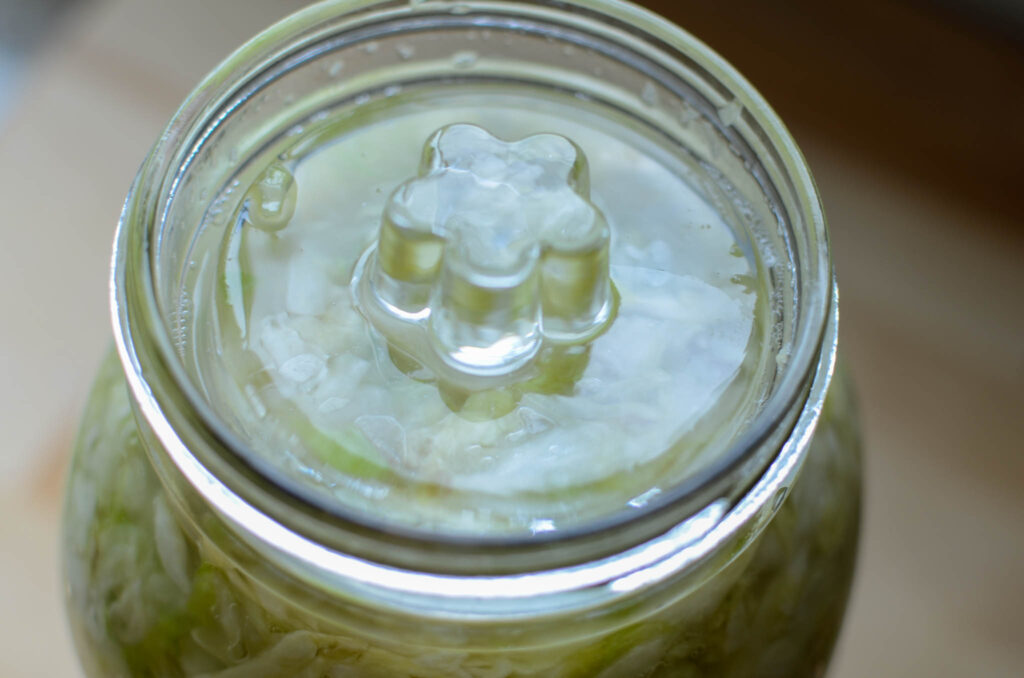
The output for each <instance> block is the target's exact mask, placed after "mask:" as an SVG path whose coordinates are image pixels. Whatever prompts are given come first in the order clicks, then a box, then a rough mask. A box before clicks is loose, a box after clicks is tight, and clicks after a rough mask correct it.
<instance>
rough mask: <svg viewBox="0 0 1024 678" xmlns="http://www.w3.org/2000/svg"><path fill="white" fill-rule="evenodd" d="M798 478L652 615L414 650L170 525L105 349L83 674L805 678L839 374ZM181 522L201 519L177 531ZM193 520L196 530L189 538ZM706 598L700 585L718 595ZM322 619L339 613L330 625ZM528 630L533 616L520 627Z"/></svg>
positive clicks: (849, 468)
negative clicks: (315, 613) (778, 502)
mask: <svg viewBox="0 0 1024 678" xmlns="http://www.w3.org/2000/svg"><path fill="white" fill-rule="evenodd" d="M830 397H831V400H830V401H829V403H827V405H826V411H825V414H826V417H825V419H824V420H823V421H822V422H821V424H820V426H819V431H818V433H817V436H816V438H815V442H814V447H813V448H812V451H811V456H810V458H809V460H808V462H807V464H806V466H805V468H804V471H803V475H802V476H801V479H800V482H798V483H797V484H796V485H795V487H794V488H793V492H792V494H791V495H790V498H789V499H788V500H787V501H786V502H785V503H784V504H783V505H782V507H781V509H780V510H779V512H778V514H777V515H776V517H775V518H774V519H773V521H772V522H771V523H770V524H769V526H768V527H767V528H766V530H765V531H764V533H763V534H762V535H761V536H760V537H759V539H758V540H757V541H756V542H754V544H753V545H751V546H750V547H748V548H747V550H746V551H745V552H744V554H743V556H742V557H741V558H738V559H736V560H735V561H734V563H733V565H730V566H729V568H727V570H729V573H728V574H726V573H723V574H720V575H718V576H717V577H715V578H713V579H712V580H711V582H709V583H708V584H707V585H705V586H704V587H703V589H701V590H698V591H697V592H695V593H693V594H690V595H688V596H687V597H685V598H683V599H682V600H681V601H679V602H677V603H674V604H672V605H670V606H668V607H667V608H666V609H662V610H660V611H659V612H657V613H656V614H654V615H653V616H651V617H650V618H648V619H647V620H645V621H643V622H640V623H634V624H630V625H628V626H626V627H625V628H615V623H614V619H611V618H610V619H609V629H610V631H609V632H608V633H607V634H605V635H603V636H600V637H597V638H588V639H585V640H580V641H577V642H574V643H572V644H566V645H555V646H551V647H546V648H543V649H528V648H516V647H515V646H512V645H510V644H509V643H508V642H507V641H506V640H503V639H502V638H497V637H496V638H495V639H494V644H493V647H491V648H481V647H479V646H476V647H473V648H464V647H460V643H459V640H458V639H457V638H453V639H452V641H451V643H450V645H449V646H446V647H443V648H442V647H433V648H429V647H422V646H418V645H415V644H412V643H408V642H404V641H403V638H402V637H400V634H399V633H398V632H397V631H396V633H395V637H394V638H391V639H389V640H387V641H386V642H385V641H382V640H380V639H374V638H371V637H369V636H367V637H363V636H362V635H360V633H359V632H358V631H357V630H355V629H352V628H347V627H346V626H345V624H344V620H337V621H338V623H337V625H336V626H332V627H330V628H325V627H324V621H323V620H322V619H311V618H308V614H307V615H306V616H305V617H304V616H303V613H302V612H301V611H299V610H297V609H296V608H294V607H293V606H291V605H290V603H289V601H288V600H287V599H286V598H283V597H280V596H274V595H269V594H268V593H266V590H268V589H272V588H273V586H274V582H262V583H261V584H265V585H267V588H263V587H262V586H261V585H257V583H256V582H254V581H253V579H252V577H251V576H250V574H248V573H247V572H246V571H245V569H244V568H243V567H241V566H239V565H238V564H237V563H232V562H230V561H228V560H226V559H225V558H224V556H223V554H218V553H217V552H216V549H215V548H214V546H213V543H214V541H216V539H215V537H213V536H211V535H210V534H208V533H206V532H205V531H202V530H204V529H205V528H203V527H202V526H203V525H204V520H203V517H202V516H191V518H192V520H190V521H187V522H185V521H181V520H180V514H179V513H178V511H179V509H178V507H176V506H174V505H173V504H172V502H171V501H170V498H169V496H168V495H167V494H165V492H164V490H163V488H162V486H161V484H160V482H159V481H158V479H157V477H156V475H155V473H154V472H153V470H152V468H151V466H150V465H149V462H148V460H147V457H146V453H145V451H144V449H143V447H142V445H141V443H140V441H139V436H138V433H137V431H136V428H135V425H134V421H133V419H132V416H131V410H130V407H129V404H128V399H127V394H126V389H125V388H124V383H123V379H122V377H121V375H120V372H119V366H118V364H117V361H116V360H115V359H114V358H112V357H111V358H110V359H108V360H107V362H106V363H105V365H104V367H103V369H102V371H101V373H100V377H99V379H98V381H97V384H96V386H95V388H94V392H93V394H92V397H91V399H90V403H89V406H88V409H87V412H86V416H85V421H84V425H83V428H82V431H81V434H80V437H79V441H78V448H77V450H76V457H75V461H74V465H73V469H72V474H71V480H70V486H69V495H68V501H67V505H66V515H65V535H64V539H65V561H66V562H65V571H66V578H67V583H68V586H67V591H68V611H69V615H70V618H71V621H72V627H73V630H74V633H75V637H76V642H77V644H78V646H79V650H80V653H81V655H82V659H83V663H84V665H85V667H86V670H87V673H88V675H90V676H91V677H93V678H101V677H102V678H116V677H125V678H135V677H142V676H152V677H158V676H159V677H164V676H168V677H180V678H441V677H444V678H526V677H529V676H537V677H544V678H679V677H687V678H699V677H703V676H716V677H722V676H725V677H734V678H740V677H750V676H787V677H792V676H811V675H820V673H818V672H819V671H820V670H821V669H822V667H823V666H824V664H825V663H826V662H827V659H828V655H829V653H830V651H831V647H832V644H833V642H834V639H835V635H836V633H837V629H838V626H839V622H840V618H841V615H842V611H843V608H844V606H845V599H846V595H847V591H848V587H849V581H850V575H851V571H852V562H853V554H854V548H855V541H856V528H857V516H858V510H857V502H858V493H857V488H858V487H859V475H858V474H859V468H858V466H857V463H858V462H857V455H856V454H855V453H854V451H855V449H856V447H857V440H856V433H855V431H854V429H853V426H852V424H851V422H850V420H849V405H848V403H846V402H839V401H841V400H842V399H844V398H845V397H846V395H845V393H844V392H843V385H842V384H841V383H840V384H837V385H836V388H835V389H834V393H833V395H832V396H830ZM186 525H192V526H200V527H198V528H196V527H192V528H184V526H186ZM197 529H198V530H199V531H197ZM712 589H713V590H714V593H710V591H711V590H712ZM332 623H333V622H332ZM525 623H529V622H524V624H525Z"/></svg>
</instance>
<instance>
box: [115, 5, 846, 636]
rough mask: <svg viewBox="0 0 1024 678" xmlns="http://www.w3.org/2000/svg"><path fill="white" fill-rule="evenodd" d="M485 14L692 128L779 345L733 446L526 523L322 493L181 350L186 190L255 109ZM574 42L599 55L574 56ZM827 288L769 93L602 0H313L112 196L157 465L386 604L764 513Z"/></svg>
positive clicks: (606, 560) (608, 96)
mask: <svg viewBox="0 0 1024 678" xmlns="http://www.w3.org/2000/svg"><path fill="white" fill-rule="evenodd" d="M481 30H487V31H490V32H492V33H496V34H500V35H502V36H503V37H505V38H507V39H506V40H505V41H504V44H506V45H509V44H511V45H513V47H511V48H510V49H513V50H518V51H515V54H516V58H517V59H518V60H519V62H517V63H519V66H520V68H519V70H518V72H517V77H519V78H533V79H534V81H536V82H538V83H541V84H543V85H544V86H556V84H557V83H556V84H553V83H552V80H557V81H558V82H559V83H561V84H557V86H561V87H564V86H566V85H565V83H567V82H569V83H571V84H572V85H573V86H574V87H576V88H577V92H576V93H577V95H578V96H581V97H584V98H589V99H595V100H596V99H601V100H603V101H606V102H608V104H609V105H610V106H611V105H614V106H617V107H625V108H628V109H629V110H631V111H642V113H637V115H642V116H643V120H644V122H645V124H647V125H650V126H652V127H657V128H659V130H660V131H661V132H662V133H664V134H665V135H666V137H667V138H671V139H675V140H676V141H677V143H679V144H680V145H681V146H686V147H687V148H688V149H689V151H690V152H692V153H693V155H694V156H695V157H696V158H697V160H698V161H699V162H700V163H702V166H703V167H704V168H705V169H706V170H707V173H708V176H709V177H711V178H712V179H713V180H714V179H716V178H717V179H720V180H721V183H722V184H723V185H724V186H725V187H726V188H725V189H723V188H722V187H721V186H718V187H716V188H715V191H717V192H716V195H719V196H722V198H721V200H720V201H719V203H717V204H716V205H715V206H716V207H717V208H719V209H721V210H723V211H725V212H727V213H728V217H729V218H730V219H731V218H735V219H736V220H737V221H738V222H739V223H742V224H743V225H744V228H748V229H750V230H751V236H750V242H751V245H752V247H754V248H757V249H758V252H757V254H758V256H759V260H760V261H761V262H762V264H763V275H764V277H765V278H766V280H769V281H770V282H771V290H772V299H771V306H772V308H771V313H770V314H769V317H770V318H772V327H771V328H769V329H770V331H768V332H766V336H767V337H768V341H769V343H770V345H769V346H768V348H767V354H768V355H769V357H770V358H771V359H772V360H774V361H775V363H776V364H777V365H778V367H777V369H775V370H773V371H772V372H771V373H770V375H769V377H768V379H767V380H766V384H765V393H764V398H763V403H762V405H761V407H760V409H759V413H758V415H757V416H756V418H755V419H754V420H753V421H752V422H751V424H750V426H749V427H748V429H747V432H746V434H745V435H744V436H743V437H742V438H741V439H740V440H739V441H737V444H736V445H735V447H734V449H733V450H731V451H730V453H729V454H727V455H724V456H723V458H722V459H720V460H719V461H718V462H716V463H715V464H712V465H711V466H710V467H709V468H707V469H705V470H704V471H703V472H701V473H699V474H697V475H695V476H694V477H693V478H691V479H689V480H687V481H686V482H685V483H683V484H681V485H679V486H677V487H675V488H674V489H673V490H672V491H671V492H666V493H665V494H664V495H663V496H661V497H659V498H658V500H657V501H655V502H651V504H650V505H649V506H647V507H646V508H645V510H643V511H640V512H637V513H635V514H632V515H629V516H628V517H622V518H615V519H612V520H608V521H605V522H603V523H600V524H592V525H585V526H583V527H582V528H581V529H579V530H575V531H570V532H565V533H562V532H559V533H552V534H550V535H537V536H536V537H532V538H523V539H505V538H494V539H492V538H488V537H486V536H485V537H480V538H457V537H446V536H443V535H441V536H438V535H436V534H430V533H419V532H416V531H414V530H403V529H397V528H395V527H394V526H389V525H384V524H381V523H379V522H374V521H373V520H372V519H369V518H367V517H366V516H360V515H351V514H348V513H346V512H344V511H339V510H337V509H336V507H333V506H328V505H324V504H323V503H320V502H318V501H317V500H316V499H315V498H311V497H310V496H309V495H308V494H306V493H304V492H303V491H302V488H301V487H299V486H296V485H295V484H294V483H289V482H288V481H287V479H284V478H282V477H280V474H277V473H275V472H274V470H273V469H272V468H270V467H268V466H267V465H266V464H265V463H262V462H261V461H260V459H259V458H258V457H257V456H255V455H253V454H251V453H250V452H249V451H248V446H247V445H246V441H244V440H242V439H240V438H239V437H238V436H237V435H236V434H235V433H233V432H232V430H231V429H230V428H229V427H228V426H227V425H226V424H225V423H224V422H223V421H222V420H221V419H220V418H219V417H218V416H217V415H216V413H214V412H213V411H212V409H211V408H210V407H209V406H208V405H207V403H206V402H205V400H204V398H203V397H202V396H201V394H200V392H199V390H198V388H197V387H196V385H195V383H194V382H195V380H194V375H193V374H192V372H191V371H190V369H189V366H188V364H187V360H186V358H185V354H184V352H183V351H182V350H181V348H182V342H186V343H187V337H186V336H185V335H184V334H183V333H182V332H181V330H182V328H183V326H182V325H181V324H180V311H181V308H180V305H181V303H182V299H181V294H182V290H183V289H184V284H183V283H184V281H186V280H187V278H188V275H189V263H188V262H189V252H191V250H192V249H193V248H195V247H196V246H197V243H199V242H201V241H202V239H203V237H204V234H203V233H202V232H200V231H199V224H201V223H202V221H203V220H202V219H201V218H199V217H201V215H200V214H198V213H196V212H195V209H197V208H196V207H195V206H200V205H204V204H206V203H209V200H210V196H209V193H208V192H207V191H208V188H209V187H210V186H215V185H219V182H222V181H223V180H224V179H225V177H226V176H227V172H228V171H229V169H231V168H232V167H233V166H237V165H239V164H240V163H239V161H238V158H246V157H247V155H248V154H249V152H250V151H252V150H253V149H256V148H260V147H262V146H264V145H265V144H266V143H267V142H266V138H267V137H266V135H265V132H264V131H261V130H265V129H267V128H268V126H269V127H270V128H273V129H274V130H284V129H288V128H290V127H293V126H294V125H295V124H296V121H302V120H305V119H308V118H309V116H311V115H313V114H315V112H316V111H317V110H318V109H320V108H323V107H325V106H327V105H328V104H330V103H331V102H335V101H339V100H354V101H358V100H359V97H370V98H372V97H373V96H376V95H377V94H379V93H380V92H382V91H384V89H385V84H386V83H385V82H384V81H383V80H381V79H380V73H379V72H378V71H379V63H378V62H379V61H380V59H382V58H383V57H380V58H376V56H375V58H374V59H370V58H368V57H369V55H370V54H373V55H381V54H383V53H388V54H391V53H392V51H390V50H382V49H381V48H380V45H381V44H385V45H387V44H390V43H389V42H388V41H390V40H395V39H397V38H401V39H403V40H415V39H416V38H417V36H424V35H427V34H429V33H430V32H431V31H444V32H445V36H446V40H445V41H435V44H442V43H443V44H444V45H445V47H444V49H445V50H448V51H453V52H459V50H460V49H461V44H462V43H461V42H460V40H463V39H465V40H468V36H469V34H470V32H477V33H478V32H479V31H481ZM477 39H479V34H477V35H476V36H475V37H474V40H477ZM515 40H520V41H522V44H520V43H515V42H514V41H515ZM509 41H512V42H509ZM531 41H535V42H531ZM499 42H501V41H499V40H497V39H495V40H494V44H499ZM424 44H426V43H424ZM369 45H376V46H375V47H374V48H373V49H368V46H369ZM541 45H550V51H551V54H547V53H544V52H543V49H541ZM424 49H426V47H425V48H424ZM545 49H546V48H545ZM570 50H571V51H570ZM577 52H581V53H584V52H585V53H586V54H588V55H589V56H588V57H587V59H588V60H589V61H586V62H580V64H575V63H574V62H573V58H572V55H573V54H576V53H577ZM393 53H394V54H395V55H396V56H395V57H394V60H395V62H394V63H392V64H388V65H389V67H393V68H394V69H398V71H399V72H400V73H402V77H403V78H405V79H406V81H409V78H413V77H419V78H428V79H429V78H433V77H443V78H448V79H449V80H457V79H459V78H463V79H465V80H466V82H469V83H472V82H476V81H479V80H480V79H486V78H488V77H498V76H499V75H501V73H500V72H499V71H500V67H499V66H494V65H492V66H488V67H486V68H483V69H482V70H479V71H476V72H474V73H471V74H462V73H461V71H460V70H459V67H458V66H457V65H453V66H449V67H447V70H445V67H440V66H438V65H437V64H438V63H440V62H439V61H437V60H430V59H428V58H426V57H424V59H423V61H422V62H420V61H416V62H414V63H409V64H404V65H403V62H405V61H406V60H405V59H404V58H403V57H402V53H401V51H399V50H394V51H393ZM527 53H531V57H530V58H533V59H535V61H533V62H530V61H529V59H527V57H525V56H523V54H527ZM357 54H362V55H363V56H364V57H365V58H363V59H362V60H360V59H359V58H357V57H356V56H355V55H357ZM556 54H557V55H561V57H555V56H554V55H556ZM342 55H344V56H345V63H346V64H351V67H350V69H349V75H348V78H347V79H346V80H345V81H344V82H338V81H337V80H334V79H329V78H328V76H330V78H333V76H331V70H332V68H331V65H332V64H333V63H337V62H338V61H340V60H341V59H342ZM523 60H525V62H523ZM495 61H496V62H497V61H499V60H498V59H497V58H496V59H495ZM545 62H548V63H558V64H559V68H558V69H545V68H543V65H544V63H545ZM445 63H450V62H447V61H446V62H445ZM595 63H596V66H595ZM359 69H362V70H359ZM431 69H433V70H431ZM438 69H440V71H439V70H438ZM574 69H575V70H574ZM549 71H550V72H549ZM598 71H599V72H600V76H599V77H598V76H595V73H596V72H598ZM552 73H554V75H552ZM391 77H393V75H392V76H391ZM652 92H654V94H652ZM652 101H653V102H654V103H652ZM271 136H273V135H271ZM243 164H244V163H243ZM189 206H193V207H192V208H190V207H189ZM190 209H191V210H192V211H190ZM833 296H834V295H833V285H832V273H831V268H830V263H829V259H828V249H827V240H826V235H825V226H824V218H823V215H822V212H821V208H820V204H819V201H818V196H817V193H816V190H815V188H814V185H813V182H812V181H811V178H810V176H809V174H808V172H807V169H806V166H805V164H804V162H803V160H802V158H801V156H800V154H799V151H798V150H797V148H796V146H795V144H794V143H793V141H792V139H791V138H790V137H789V135H788V133H787V132H786V131H785V129H784V128H783V127H782V125H781V123H780V122H779V121H778V119H777V118H776V116H775V115H774V113H773V112H772V111H771V110H770V109H769V108H768V106H767V105H766V104H765V103H764V101H763V100H762V99H761V98H760V97H759V95H758V94H757V93H756V92H755V91H754V90H753V89H752V88H751V87H750V86H749V84H747V83H746V82H745V81H744V80H743V79H742V78H741V77H740V76H739V75H738V74H737V73H735V71H733V70H732V69H731V67H729V66H728V65H727V64H725V63H724V62H723V61H721V59H719V58H718V57H717V56H716V55H714V54H713V53H711V52H710V51H709V50H708V49H707V48H706V47H705V46H703V45H702V44H700V43H699V42H698V41H696V40H695V39H693V38H692V37H691V36H689V35H687V34H686V33H684V32H683V31H681V30H680V29H678V28H676V27H674V26H672V25H670V24H668V23H666V22H665V21H663V20H661V19H659V18H657V17H655V16H654V15H651V14H649V13H647V12H644V11H642V10H640V9H638V8H635V7H632V6H629V5H626V4H624V3H620V2H616V1H613V0H606V1H601V2H586V3H583V2H579V3H576V2H570V3H565V2H555V1H554V0H550V1H549V0H543V1H534V2H500V3H499V2H462V3H458V4H457V5H455V4H450V3H445V2H425V3H419V4H416V3H414V4H411V5H410V4H408V3H396V2H334V3H322V4H320V5H316V6H314V7H311V8H310V9H309V10H306V11H305V12H302V13H300V14H298V15H296V16H294V17H292V18H290V19H288V20H286V21H285V22H283V23H281V24H278V25H277V26H275V27H273V28H271V29H269V30H268V31H267V32H265V33H264V34H262V35H260V36H258V37H257V38H255V39H254V40H253V41H251V42H250V43H249V44H247V45H246V46H244V47H242V48H241V49H240V50H239V51H238V52H236V53H235V54H234V55H232V56H231V57H230V58H229V59H228V60H227V61H226V62H225V63H224V64H222V65H221V66H220V67H218V68H217V69H216V70H215V71H214V72H213V73H212V74H211V75H210V76H209V77H208V78H207V79H206V80H205V81H204V82H203V83H202V84H201V85H200V86H199V87H198V88H197V89H196V90H195V92H194V93H193V94H192V95H191V96H190V97H189V99H188V100H187V101H186V102H185V104H184V105H183V106H182V108H181V109H180V110H179V112H178V113H177V115H176V116H175V118H174V119H173V120H172V121H171V123H170V125H169V126H168V128H167V130H166V131H165V133H164V135H163V136H162V138H161V140H160V142H159V143H158V144H157V145H156V147H155V148H154V149H153V151H152V152H151V154H150V156H149V157H148V158H147V160H146V161H145V163H144V165H143V167H142V169H141V170H140V173H139V175H138V177H137V179H136V182H135V184H134V185H133V187H132V189H131V191H130V193H129V195H128V199H127V201H126V204H125V207H124V211H123V213H122V216H121V220H120V224H119V229H118V236H117V240H116V243H115V252H114V262H113V274H112V285H111V301H112V309H113V316H114V325H115V337H116V341H117V345H118V349H119V353H120V356H121V359H122V363H123V364H124V367H125V372H126V375H127V378H128V382H129V386H130V388H131V391H132V395H133V398H134V404H135V407H136V412H137V415H138V418H139V420H140V425H141V426H142V427H143V428H144V429H145V430H147V431H148V432H149V433H150V434H151V435H150V436H149V438H150V440H151V441H152V443H153V444H152V445H150V452H151V454H153V455H156V456H159V457H161V458H162V459H163V460H164V461H168V460H169V461H170V463H169V464H167V463H165V464H162V465H161V464H157V466H158V468H162V469H164V472H165V474H173V475H174V476H176V477H175V478H174V479H169V478H165V481H166V482H168V483H169V484H173V483H174V482H179V483H181V482H182V481H183V485H184V486H187V487H188V488H190V491H192V492H194V493H195V495H196V496H198V497H201V499H202V501H203V502H204V503H205V504H206V505H208V506H209V507H210V508H211V509H212V510H213V511H214V512H215V513H216V514H217V515H218V516H219V517H220V519H221V520H223V521H224V522H225V523H226V524H227V525H228V526H229V528H230V529H231V530H232V531H233V532H234V533H235V534H236V535H238V536H239V537H240V538H241V539H242V540H244V541H245V542H247V543H249V544H250V545H251V547H252V548H253V549H254V550H255V551H256V552H257V553H258V554H259V555H260V557H262V558H265V559H267V560H268V561H269V562H273V563H275V564H276V566H278V567H279V568H281V569H283V570H284V571H287V572H290V573H292V574H293V575H294V576H296V577H298V578H299V579H302V580H304V581H307V582H315V583H317V584H318V585H322V586H328V587H330V588H331V590H334V591H347V592H349V593H351V594H352V595H358V596H359V597H361V598H372V599H373V600H376V601H377V602H378V603H380V604H382V605H385V606H386V605H388V604H393V605H394V606H395V609H403V608H404V609H407V608H408V607H409V606H410V602H412V606H413V607H416V608H418V609H423V610H433V611H435V612H436V614H443V615H467V614H469V615H472V614H483V613H486V614H487V615H489V616H492V617H506V618H508V619H513V618H515V617H516V616H517V615H521V614H524V613H529V612H530V611H540V610H545V609H551V601H552V598H553V597H554V598H555V599H557V600H558V601H560V602H559V603H558V605H557V607H560V608H563V609H564V608H566V606H579V605H585V606H591V605H594V604H602V603H607V602H608V601H614V600H619V599H621V598H622V597H623V596H629V595H632V594H633V593H635V592H636V591H643V590H650V589H652V588H654V587H657V586H658V584H659V582H661V581H664V580H665V579H666V578H668V577H671V576H675V575H676V574H678V573H679V572H681V571H691V570H692V571H693V573H694V574H693V575H692V576H694V577H699V576H700V575H699V574H698V573H699V572H700V571H701V566H702V564H706V565H707V566H708V567H711V565H710V564H709V563H712V562H713V561H714V556H715V554H716V553H718V552H719V550H720V549H721V547H722V545H723V544H725V543H727V542H728V541H730V540H732V539H734V538H735V537H736V535H738V534H741V533H742V534H749V535H750V536H753V535H756V534H757V532H758V530H759V526H760V525H763V524H764V522H766V521H767V519H768V518H770V516H771V514H772V512H773V511H774V510H775V509H776V508H777V507H778V505H779V503H781V502H780V501H779V499H780V498H781V497H782V496H784V493H785V488H786V487H788V485H789V484H790V482H791V481H792V479H793V477H794V476H795V474H796V473H797V471H798V469H799V466H800V464H801V463H802V459H803V455H804V453H805V451H806V445H807V442H808V439H809V437H810V434H811V432H812V431H813V428H814V425H815V422H816V418H817V414H818V412H820V409H821V405H822V402H823V399H824V394H825V390H826V388H827V384H828V380H829V378H830V376H831V371H832V364H833V360H834V352H835V336H836V335H835V332H836V328H835V322H836V319H835V304H834V298H833ZM399 600H400V601H401V602H400V603H399Z"/></svg>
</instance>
